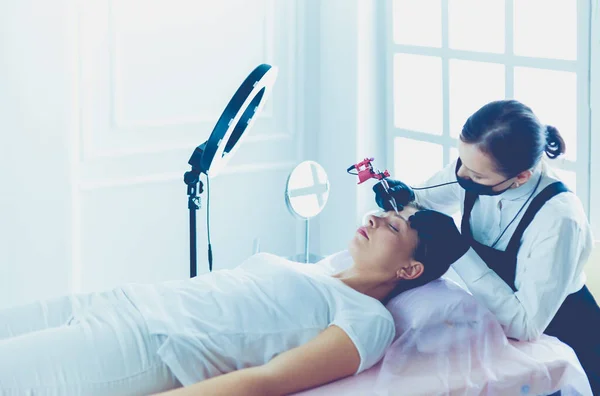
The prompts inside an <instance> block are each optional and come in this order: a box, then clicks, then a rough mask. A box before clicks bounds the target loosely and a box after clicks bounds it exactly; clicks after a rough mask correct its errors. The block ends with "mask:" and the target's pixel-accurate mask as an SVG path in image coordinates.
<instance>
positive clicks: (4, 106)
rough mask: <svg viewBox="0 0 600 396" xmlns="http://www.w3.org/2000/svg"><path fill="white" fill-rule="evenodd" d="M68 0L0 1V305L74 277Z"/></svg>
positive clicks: (63, 286)
mask: <svg viewBox="0 0 600 396" xmlns="http://www.w3.org/2000/svg"><path fill="white" fill-rule="evenodd" d="M71 3H72V2H71V0H57V1H52V2H46V1H40V0H25V1H18V2H17V1H9V2H7V1H4V2H0V136H1V142H0V183H1V189H2V193H1V194H0V306H6V305H11V304H12V303H16V302H18V301H23V300H27V299H32V298H36V297H42V296H46V295H51V294H56V293H60V292H62V291H66V290H68V289H69V285H70V283H71V276H70V274H71V272H70V266H71V246H70V234H71V228H70V224H71V218H72V212H71V182H72V180H71V176H70V134H71V133H72V131H73V129H74V128H75V126H76V125H75V124H74V120H75V115H76V111H75V108H74V106H73V97H74V79H73V75H74V74H75V70H74V69H75V63H74V62H73V58H72V57H73V51H74V49H75V47H74V45H73V42H72V38H71V37H72V36H73V30H72V28H73V26H72V23H71V22H72V18H73V14H72V13H71V11H70V6H71V5H72V4H71Z"/></svg>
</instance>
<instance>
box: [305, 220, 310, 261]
mask: <svg viewBox="0 0 600 396" xmlns="http://www.w3.org/2000/svg"><path fill="white" fill-rule="evenodd" d="M304 228H305V230H304V262H305V263H306V264H308V263H309V262H310V260H309V255H310V253H309V252H310V249H309V245H310V218H306V220H304Z"/></svg>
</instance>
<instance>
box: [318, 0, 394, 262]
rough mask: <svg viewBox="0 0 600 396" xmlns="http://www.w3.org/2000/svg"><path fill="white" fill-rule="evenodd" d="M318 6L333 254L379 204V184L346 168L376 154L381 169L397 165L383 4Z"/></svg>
mask: <svg viewBox="0 0 600 396" xmlns="http://www.w3.org/2000/svg"><path fill="white" fill-rule="evenodd" d="M313 4H314V3H313ZM316 6H317V9H318V17H319V22H320V23H319V29H320V30H319V32H320V36H319V37H320V41H319V42H320V48H319V64H320V65H321V68H320V75H319V81H320V84H321V86H320V93H321V95H320V111H319V116H320V120H321V123H320V129H319V131H318V132H319V135H318V155H317V160H318V161H319V162H320V163H321V164H322V165H323V166H324V167H325V169H326V171H327V172H328V174H329V177H330V180H331V193H330V197H329V203H328V205H327V207H326V208H325V210H324V211H323V213H322V214H321V215H320V236H321V238H320V243H321V245H320V250H321V252H322V253H323V254H327V253H332V252H336V251H339V250H342V249H345V248H346V247H347V245H348V242H349V241H350V240H351V238H352V236H353V234H354V232H355V231H356V228H357V227H358V225H359V224H360V221H361V220H362V217H363V215H364V214H365V213H366V212H367V211H368V210H371V209H373V208H375V207H376V205H375V202H374V196H373V193H372V190H371V187H372V185H373V183H371V182H365V183H364V184H361V185H357V182H358V180H357V177H356V176H350V175H348V174H347V173H346V168H347V167H348V166H350V165H351V164H353V163H356V162H358V161H360V160H362V159H364V158H365V157H375V165H376V166H377V167H378V168H380V169H385V168H387V169H389V167H390V166H391V165H390V163H388V161H387V158H386V157H385V140H384V139H385V132H384V122H385V106H384V102H383V100H384V97H385V95H384V91H383V88H384V87H383V83H382V80H383V79H384V77H385V76H384V73H383V72H382V70H383V67H384V63H383V62H384V59H385V57H384V56H381V55H380V54H381V51H382V50H383V47H382V46H383V43H384V41H383V40H382V39H381V36H380V35H381V34H382V29H381V27H380V26H378V22H377V19H376V18H377V15H378V12H381V7H380V4H378V2H377V1H375V0H330V1H326V2H317V4H316ZM331 21H335V23H332V22H331Z"/></svg>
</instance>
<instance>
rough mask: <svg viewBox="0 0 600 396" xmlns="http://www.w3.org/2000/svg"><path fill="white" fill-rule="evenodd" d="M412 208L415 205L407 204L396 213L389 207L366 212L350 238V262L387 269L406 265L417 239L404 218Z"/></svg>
mask: <svg viewBox="0 0 600 396" xmlns="http://www.w3.org/2000/svg"><path fill="white" fill-rule="evenodd" d="M415 212H417V209H415V208H413V207H410V206H407V207H405V208H404V209H403V210H402V211H401V212H399V214H396V212H394V211H391V212H386V213H383V214H381V215H379V216H374V215H371V216H369V217H368V218H367V221H366V224H365V225H364V226H362V227H360V228H359V229H358V230H357V231H356V234H355V235H354V238H353V239H352V241H351V242H350V246H349V250H350V253H351V254H352V257H353V259H354V262H355V263H361V265H368V266H369V267H372V268H373V269H374V270H378V271H383V272H389V273H394V272H395V271H397V270H398V269H399V268H400V267H404V266H408V265H409V264H410V263H411V261H412V258H413V252H414V250H415V248H416V247H417V243H418V236H417V232H416V231H415V230H414V229H412V228H411V227H410V224H409V222H408V218H409V217H410V216H411V215H413V214H414V213H415Z"/></svg>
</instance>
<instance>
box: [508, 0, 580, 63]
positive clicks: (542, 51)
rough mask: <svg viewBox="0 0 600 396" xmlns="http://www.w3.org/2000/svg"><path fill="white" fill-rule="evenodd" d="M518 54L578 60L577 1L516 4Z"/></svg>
mask: <svg viewBox="0 0 600 396" xmlns="http://www.w3.org/2000/svg"><path fill="white" fill-rule="evenodd" d="M513 14H514V51H515V54H516V55H523V56H531V57H541V58H557V59H569V60H576V59H577V1H576V0H561V1H548V0H517V1H515V2H514V8H513Z"/></svg>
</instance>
